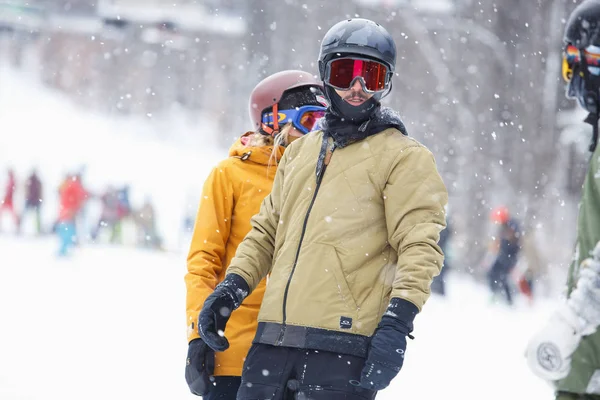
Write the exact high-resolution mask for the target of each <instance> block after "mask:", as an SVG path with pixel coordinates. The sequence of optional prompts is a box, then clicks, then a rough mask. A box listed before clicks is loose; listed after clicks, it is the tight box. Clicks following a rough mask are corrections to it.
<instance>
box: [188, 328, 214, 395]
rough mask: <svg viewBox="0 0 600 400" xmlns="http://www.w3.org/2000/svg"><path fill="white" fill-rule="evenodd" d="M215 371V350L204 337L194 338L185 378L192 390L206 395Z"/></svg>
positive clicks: (191, 343) (194, 392)
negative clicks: (203, 339)
mask: <svg viewBox="0 0 600 400" xmlns="http://www.w3.org/2000/svg"><path fill="white" fill-rule="evenodd" d="M214 372H215V352H214V351H213V350H212V349H211V348H210V347H208V346H207V345H206V343H204V341H202V339H194V340H192V341H191V342H190V344H189V346H188V354H187V360H186V364H185V380H186V381H187V384H188V386H189V387H190V391H191V392H192V393H193V394H195V395H196V396H204V395H206V394H207V393H208V391H209V389H210V385H211V377H212V375H213V374H214Z"/></svg>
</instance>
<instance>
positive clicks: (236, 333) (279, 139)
mask: <svg viewBox="0 0 600 400" xmlns="http://www.w3.org/2000/svg"><path fill="white" fill-rule="evenodd" d="M321 89H322V84H321V82H320V81H318V80H316V79H315V78H314V77H313V76H312V75H311V74H310V73H308V72H304V71H298V70H288V71H282V72H279V73H276V74H274V75H271V76H269V77H268V78H266V79H264V80H263V81H261V82H260V83H259V84H258V85H257V86H256V87H255V88H254V90H253V91H252V94H251V96H250V102H249V103H250V104H249V108H250V117H251V119H252V122H253V124H254V127H255V131H254V132H246V133H245V134H244V135H242V137H241V138H240V139H238V140H237V141H236V143H235V144H234V145H233V146H232V147H231V149H230V150H229V158H227V159H225V160H223V161H221V162H220V163H219V164H218V165H217V166H216V167H215V168H214V169H213V170H212V172H211V173H210V175H209V177H208V179H207V180H206V182H205V183H204V188H203V192H202V198H201V201H200V206H199V209H198V214H197V217H196V223H195V228H194V234H193V236H192V241H191V245H190V250H189V254H188V259H187V268H188V273H187V274H186V276H185V282H186V286H187V301H186V303H187V304H186V311H187V325H188V341H189V348H188V357H187V365H186V373H185V376H186V380H187V383H188V385H189V387H190V390H191V392H192V393H194V394H196V395H199V396H203V398H204V399H210V400H213V399H220V400H227V399H232V400H234V399H235V397H236V393H237V390H238V388H239V385H240V379H241V378H240V376H241V374H242V365H243V363H244V360H245V358H246V354H247V353H248V349H249V348H250V345H251V344H252V339H253V338H254V335H255V332H256V328H257V324H258V323H257V317H258V311H259V309H260V305H261V303H262V299H263V295H264V293H265V286H266V285H265V281H264V280H263V281H262V282H260V283H259V284H258V286H257V287H256V289H255V290H254V292H253V293H252V294H251V295H250V296H248V297H247V298H246V299H245V301H244V302H243V303H242V304H241V305H240V307H239V309H238V310H236V312H235V313H233V314H232V315H231V318H230V320H229V324H228V325H227V329H226V330H225V334H226V335H227V337H228V338H229V343H230V346H229V348H228V349H227V350H226V351H224V352H219V353H217V354H216V355H215V353H214V351H213V350H211V349H210V348H209V347H208V346H207V345H206V344H205V343H204V341H203V340H202V339H200V337H199V335H198V330H197V318H198V314H199V312H200V309H201V308H202V305H203V304H204V301H205V300H206V298H207V297H208V296H209V295H210V294H211V293H212V292H213V291H214V289H215V286H216V285H217V284H218V283H220V282H222V281H223V278H224V277H225V273H226V270H227V267H228V265H229V262H230V261H231V259H232V258H233V256H234V255H235V252H236V249H237V247H238V245H239V244H240V242H241V241H242V239H244V237H245V236H246V234H247V233H248V232H249V231H250V228H251V227H250V218H251V217H252V216H253V215H254V214H256V213H258V211H259V209H260V204H261V202H262V201H263V199H264V198H265V196H267V195H268V194H269V193H270V191H271V186H272V184H273V179H274V178H275V172H276V169H277V164H278V162H279V160H280V159H281V157H282V155H283V152H284V149H285V146H287V145H288V144H289V143H290V142H292V141H293V140H295V139H297V138H298V137H300V136H302V135H304V134H306V133H308V132H309V131H310V130H311V129H312V127H313V125H314V123H315V121H316V120H317V119H318V118H320V117H322V116H323V115H324V112H325V109H326V108H325V107H324V106H326V105H327V104H326V102H325V99H324V96H323V93H322V91H321ZM274 115H275V116H276V117H275V118H274V117H273V116H274Z"/></svg>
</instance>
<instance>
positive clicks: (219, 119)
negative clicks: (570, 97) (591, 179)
mask: <svg viewBox="0 0 600 400" xmlns="http://www.w3.org/2000/svg"><path fill="white" fill-rule="evenodd" d="M18 3H19V2H16V1H12V2H5V4H4V8H2V6H1V2H0V29H2V30H3V31H4V32H5V34H4V35H3V38H4V39H3V40H2V41H1V43H3V44H2V46H1V47H0V56H2V57H4V56H5V55H7V56H8V55H9V56H10V57H11V60H12V63H13V64H15V65H23V64H24V63H26V62H27V60H26V57H25V56H24V55H26V54H28V52H29V53H31V54H34V60H35V62H34V63H35V69H36V71H37V73H38V74H39V77H40V79H41V80H42V81H43V82H45V83H46V84H47V85H48V86H50V87H53V88H57V89H59V90H61V91H64V92H65V93H67V94H68V95H69V96H71V97H72V98H73V101H75V102H77V103H78V104H80V105H83V106H85V107H88V108H90V109H93V110H96V111H99V112H102V113H106V114H109V115H115V114H116V115H157V114H161V113H169V112H170V111H171V110H172V109H173V107H177V108H178V109H183V110H185V112H186V115H188V116H189V119H190V122H191V123H198V124H200V122H201V121H202V120H203V119H202V118H206V117H208V118H210V119H211V120H212V121H213V122H214V123H215V124H216V126H218V127H219V129H218V130H217V131H216V132H213V131H203V129H202V126H198V134H199V135H211V136H214V135H216V137H217V140H218V141H219V142H220V143H221V144H222V145H223V147H227V146H228V145H229V144H230V143H231V142H232V140H233V139H234V138H235V137H237V136H238V135H239V134H240V133H241V132H243V131H244V130H246V129H247V128H248V127H249V123H248V116H247V114H248V112H247V99H248V95H249V93H250V91H251V89H252V88H253V87H254V85H255V84H256V83H258V82H259V81H260V80H261V79H262V78H264V77H265V76H267V75H269V74H271V73H274V72H277V71H280V70H282V69H291V68H298V69H305V70H308V71H311V72H313V73H314V74H317V62H316V61H317V57H318V53H319V45H320V39H321V38H322V37H323V35H324V34H325V32H326V31H327V29H329V27H331V26H332V25H333V24H335V23H336V22H338V21H340V20H342V19H344V18H352V17H364V18H370V19H373V20H375V21H377V22H380V23H381V24H382V25H383V26H384V27H385V28H386V29H387V30H388V31H389V32H390V33H391V34H392V35H393V36H394V38H395V39H396V44H397V48H398V60H397V70H396V72H397V74H396V77H395V79H394V82H393V85H394V89H393V91H392V93H391V95H390V96H388V97H387V98H386V99H385V100H384V103H385V104H386V105H388V106H390V107H392V108H395V109H396V110H398V111H400V113H401V114H402V116H403V118H404V120H405V122H406V124H407V127H408V129H409V133H410V134H411V135H412V136H414V137H416V138H417V139H418V140H420V141H422V142H423V143H424V144H426V145H427V146H428V147H429V148H430V149H431V150H432V151H433V153H434V154H435V156H436V159H437V162H438V166H439V169H440V172H441V174H442V176H443V178H444V180H445V182H446V184H447V186H448V189H449V192H450V199H451V201H450V213H449V215H450V217H451V218H452V221H453V230H455V231H456V234H455V251H454V253H455V254H454V256H455V258H456V260H455V262H454V265H455V267H457V269H462V270H465V271H473V270H475V269H477V268H479V267H480V265H479V262H480V260H481V259H482V257H483V253H484V252H485V249H486V245H487V239H488V238H489V236H490V226H489V225H490V224H489V218H488V214H489V211H490V210H491V209H492V208H493V207H495V206H497V205H500V204H503V205H506V206H508V207H509V208H510V209H511V210H512V212H513V214H514V215H515V216H517V217H518V218H519V219H521V220H522V221H524V226H525V229H526V232H527V234H528V235H530V237H532V238H535V242H536V243H537V244H538V247H539V249H540V251H541V253H542V254H543V257H544V258H543V259H544V262H548V263H549V264H550V265H554V266H555V267H556V268H558V269H564V268H565V267H566V264H567V263H568V261H569V253H570V252H571V249H572V245H573V242H574V233H575V228H574V224H575V216H576V212H577V207H576V204H577V200H578V196H579V190H580V187H581V182H582V180H583V175H584V173H585V167H586V164H587V161H586V160H587V157H588V154H587V143H588V141H589V135H590V134H589V132H588V129H587V128H586V127H585V126H584V125H583V124H581V123H580V122H581V115H580V114H577V113H575V112H573V111H572V110H573V108H574V103H573V102H572V101H567V100H565V98H564V84H563V82H562V80H561V77H560V68H561V65H560V63H561V52H562V31H563V26H564V23H565V19H566V18H567V16H568V14H569V12H570V11H571V10H572V9H573V8H574V7H575V5H576V2H575V1H572V0H569V1H564V0H535V1H519V0H504V1H502V2H496V1H493V0H480V1H475V0H444V1H442V0H435V1H433V0H354V1H344V2H343V3H340V2H334V1H317V0H302V1H297V0H285V1H274V0H245V1H243V2H242V1H235V0H207V1H200V0H198V1H195V0H179V1H177V2H173V1H163V0H144V1H142V0H97V1H91V0H69V1H67V0H35V1H29V2H27V4H28V6H29V7H30V9H27V10H20V11H15V6H16V5H18ZM21 3H24V2H21ZM340 4H343V5H340ZM11 7H12V9H11ZM8 9H11V11H10V12H12V13H13V14H14V13H16V12H20V13H21V17H22V18H21V19H20V23H15V22H14V20H13V22H12V23H10V21H9V22H7V20H10V19H9V18H8V17H7V13H8V11H7V10H8ZM2 10H4V11H2ZM32 10H33V11H32ZM3 12H4V18H2V15H3V14H2V13H3ZM25 16H29V17H31V18H29V20H32V21H33V22H29V23H25V22H23V21H28V19H27V18H25ZM3 21H4V22H3ZM2 24H3V25H2ZM7 38H8V40H7ZM200 116H202V118H200ZM590 132H591V130H590ZM168 134H169V133H168V132H165V135H168Z"/></svg>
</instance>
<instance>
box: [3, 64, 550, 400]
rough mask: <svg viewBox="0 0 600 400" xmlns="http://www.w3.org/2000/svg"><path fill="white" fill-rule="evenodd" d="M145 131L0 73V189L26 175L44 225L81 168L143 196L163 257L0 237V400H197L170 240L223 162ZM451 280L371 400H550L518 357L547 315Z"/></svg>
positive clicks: (99, 184) (96, 182)
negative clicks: (38, 186)
mask: <svg viewBox="0 0 600 400" xmlns="http://www.w3.org/2000/svg"><path fill="white" fill-rule="evenodd" d="M202 128H203V127H198V134H202V131H203V129H202ZM144 131H145V125H144V124H143V123H130V122H127V121H115V120H106V119H104V118H102V117H99V116H97V115H91V114H88V113H85V112H83V111H82V110H80V109H78V108H77V107H76V106H74V105H71V104H70V103H69V102H68V101H66V100H65V99H63V98H61V97H58V96H57V95H56V94H54V93H52V92H49V91H47V90H43V89H41V88H40V87H39V86H38V85H36V84H35V83H32V82H31V81H30V80H29V78H27V77H25V76H23V75H22V74H21V73H16V72H14V71H10V70H8V69H6V68H1V67H0V189H3V188H4V182H5V180H4V179H5V176H4V170H5V168H6V167H8V166H9V165H10V166H13V167H14V168H15V169H16V172H17V175H18V177H20V178H24V177H25V176H26V174H28V173H29V171H30V168H31V167H32V166H34V165H36V166H37V167H38V168H39V169H40V172H41V174H42V178H43V179H44V182H45V183H46V184H47V186H46V190H45V195H46V200H45V203H44V204H45V211H44V219H45V222H46V223H47V224H48V223H49V222H51V220H52V218H54V214H55V213H56V208H57V204H56V202H57V199H56V193H55V188H54V187H53V185H54V186H55V185H57V184H58V182H59V181H60V179H61V178H62V176H63V175H64V173H66V172H68V171H72V170H74V169H77V168H78V167H80V166H81V165H85V166H86V182H87V184H88V185H90V186H91V189H93V190H102V189H103V188H104V187H105V185H107V184H108V183H119V184H123V183H130V184H132V188H133V193H132V194H133V198H132V200H133V201H137V200H140V199H141V198H143V197H144V196H146V195H151V196H152V197H153V199H154V201H155V203H156V206H157V209H158V219H159V226H160V227H161V229H162V230H163V234H164V235H165V236H166V239H167V242H168V245H169V248H170V249H173V250H175V251H172V252H160V253H158V252H151V251H141V250H135V249H133V248H130V247H113V246H108V245H99V244H95V245H92V244H88V243H84V245H83V246H81V248H77V249H76V250H75V253H74V255H73V257H72V258H70V259H57V258H56V257H55V253H56V251H57V243H56V239H55V238H52V237H39V238H38V237H33V236H31V235H29V234H27V232H25V233H26V234H25V235H23V236H21V237H15V236H13V235H11V234H9V233H7V232H6V230H5V233H4V234H0V399H2V400H95V399H102V400H105V399H114V400H119V399H123V400H131V399H144V400H153V399H161V400H162V399H186V398H188V399H192V398H196V397H194V396H192V395H191V394H189V393H188V389H187V386H186V384H185V379H184V375H183V372H184V365H185V355H186V348H187V346H186V331H185V311H184V308H185V302H184V298H185V286H184V283H183V276H184V273H185V252H184V251H183V250H182V249H185V247H186V243H183V244H182V243H178V231H179V230H180V225H181V219H182V216H183V214H184V212H185V208H186V207H188V206H191V207H193V208H194V209H195V206H196V204H195V203H194V202H195V201H196V200H194V201H192V202H190V200H189V197H190V196H191V197H194V196H196V198H197V197H198V196H199V190H200V188H201V185H202V182H203V180H204V178H205V176H206V174H207V173H208V170H209V168H210V167H211V166H212V165H214V163H215V162H216V161H217V160H219V159H221V158H223V157H224V156H225V151H224V150H223V149H217V148H215V147H211V146H210V145H208V146H204V147H202V148H198V147H193V146H181V145H178V144H175V143H170V142H168V141H165V140H162V139H160V138H158V137H156V135H151V134H147V132H146V133H144ZM207 131H210V129H209V130H207ZM17 194H18V195H19V193H17ZM20 195H22V193H21V194H20ZM4 222H5V224H7V223H8V221H7V220H5V221H4ZM5 226H7V225H5ZM177 249H179V251H177ZM449 279H450V282H449V292H450V293H449V297H448V298H446V299H442V298H439V297H436V296H434V297H432V298H431V300H430V301H429V302H428V304H427V305H426V307H425V310H424V312H423V313H422V315H419V316H418V317H417V320H416V329H415V332H414V334H415V336H416V339H415V340H414V341H410V342H409V344H408V350H407V356H406V362H405V367H404V369H403V370H402V371H401V373H400V375H399V376H398V378H397V379H396V380H395V381H394V382H393V383H392V385H391V386H390V387H389V388H388V389H386V390H384V391H383V392H381V394H380V395H379V397H378V399H383V400H397V399H461V400H471V399H472V400H479V399H482V398H485V399H486V400H495V399H498V400H505V399H508V398H510V399H515V400H518V399H544V398H546V399H550V398H551V394H552V390H551V389H550V387H549V386H547V385H546V384H545V383H544V382H542V381H540V380H538V379H537V378H535V377H534V376H533V375H532V374H531V373H530V372H529V371H528V369H527V366H526V364H525V360H524V357H523V350H524V347H525V343H526V342H527V339H528V338H529V337H530V336H531V334H532V333H533V332H534V331H535V330H536V329H537V328H539V327H540V326H541V325H542V324H543V322H544V321H545V319H546V318H547V316H548V314H549V313H550V311H551V309H552V305H553V304H552V303H550V302H547V301H542V302H540V303H538V304H536V305H534V306H533V307H530V306H529V305H527V304H526V303H524V302H519V303H518V304H517V306H516V307H515V308H514V309H508V308H506V307H505V306H502V305H494V304H490V303H489V297H488V293H487V291H486V290H485V288H483V287H481V286H479V285H477V284H475V283H474V282H473V281H472V280H471V279H469V277H464V276H462V277H459V276H453V275H452V274H450V275H449Z"/></svg>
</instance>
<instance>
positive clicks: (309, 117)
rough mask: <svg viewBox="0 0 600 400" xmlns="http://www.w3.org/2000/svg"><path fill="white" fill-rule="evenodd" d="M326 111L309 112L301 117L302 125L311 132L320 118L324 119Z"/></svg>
mask: <svg viewBox="0 0 600 400" xmlns="http://www.w3.org/2000/svg"><path fill="white" fill-rule="evenodd" d="M324 115H325V111H307V112H305V113H304V114H302V116H301V117H300V125H302V126H303V127H305V128H306V129H308V131H309V132H310V131H311V130H312V128H313V127H314V126H315V123H316V122H317V120H318V119H319V118H323V116H324Z"/></svg>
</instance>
